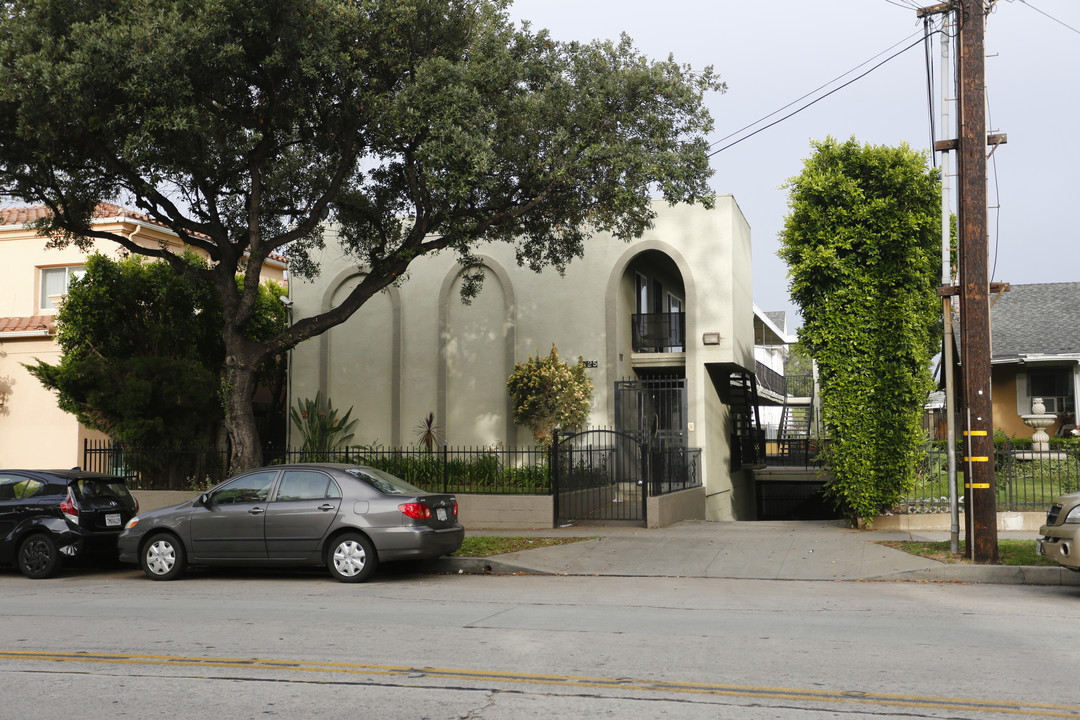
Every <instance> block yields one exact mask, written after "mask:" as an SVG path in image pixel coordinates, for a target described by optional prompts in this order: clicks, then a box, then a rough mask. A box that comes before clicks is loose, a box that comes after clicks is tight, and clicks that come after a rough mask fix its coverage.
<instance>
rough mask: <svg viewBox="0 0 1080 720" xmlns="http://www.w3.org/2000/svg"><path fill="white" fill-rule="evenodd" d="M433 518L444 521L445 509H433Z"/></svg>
mask: <svg viewBox="0 0 1080 720" xmlns="http://www.w3.org/2000/svg"><path fill="white" fill-rule="evenodd" d="M435 517H437V518H439V519H440V520H446V508H435Z"/></svg>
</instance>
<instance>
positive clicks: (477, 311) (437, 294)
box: [290, 195, 754, 519]
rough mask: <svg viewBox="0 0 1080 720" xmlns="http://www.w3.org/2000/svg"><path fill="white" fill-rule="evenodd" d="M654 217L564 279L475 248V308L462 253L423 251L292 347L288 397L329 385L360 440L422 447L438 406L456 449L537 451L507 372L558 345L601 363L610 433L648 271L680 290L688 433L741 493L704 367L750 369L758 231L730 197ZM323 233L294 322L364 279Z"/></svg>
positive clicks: (591, 251) (605, 240) (716, 478)
mask: <svg viewBox="0 0 1080 720" xmlns="http://www.w3.org/2000/svg"><path fill="white" fill-rule="evenodd" d="M657 212H658V217H657V220H656V223H655V226H654V227H653V228H652V229H650V230H648V231H646V233H645V234H644V235H643V237H641V238H640V239H638V240H636V241H634V242H632V243H625V242H623V241H620V240H617V239H615V238H612V237H610V236H605V235H599V236H597V237H595V238H593V239H592V240H590V241H589V242H588V243H587V246H586V252H585V256H584V257H583V258H580V259H577V260H574V261H573V262H571V263H570V265H569V266H568V268H567V270H566V273H565V274H564V275H562V276H560V275H559V274H558V273H557V272H555V271H553V270H548V271H545V272H544V273H542V274H536V273H533V272H531V271H529V270H527V269H521V268H518V267H517V264H516V261H515V258H514V251H513V248H512V247H510V246H506V245H487V246H482V247H480V248H477V254H478V255H479V256H480V258H481V260H482V262H483V265H484V268H485V281H484V286H483V290H482V291H481V293H480V295H479V296H478V297H477V298H475V299H474V300H473V301H472V303H471V304H468V305H465V304H463V303H462V302H461V300H460V297H459V289H460V285H461V272H462V269H461V268H460V267H459V266H458V265H457V264H456V263H455V261H454V258H453V257H452V255H450V254H445V253H444V254H441V255H437V256H424V257H421V258H418V259H417V260H415V261H414V262H413V263H412V265H410V268H409V271H408V274H407V277H406V278H404V279H403V280H402V282H400V283H399V284H398V285H397V286H396V287H394V288H392V289H390V290H388V291H385V292H384V293H382V295H380V296H379V297H377V298H374V299H373V300H372V301H370V302H368V303H367V304H366V305H365V306H364V307H362V308H361V309H360V310H359V311H358V312H357V313H356V314H355V315H354V316H353V317H352V318H350V319H349V320H348V321H346V322H345V323H343V324H342V325H340V326H338V327H335V328H333V329H331V330H330V331H329V332H327V333H325V334H324V335H323V336H321V337H319V338H315V339H313V340H310V341H307V342H305V343H303V344H301V345H300V346H299V347H297V348H296V349H295V350H294V351H293V353H292V364H291V372H292V381H291V391H290V398H291V400H290V404H291V405H294V406H295V404H296V402H297V400H298V399H301V398H313V397H314V396H315V394H316V393H317V392H320V391H321V392H323V394H324V395H327V396H329V397H330V399H331V401H332V402H333V403H334V405H335V406H336V407H338V408H339V409H341V410H344V409H347V408H349V407H352V408H353V416H354V417H360V418H361V422H360V424H359V425H358V426H357V429H356V434H355V438H354V440H353V442H354V443H357V444H382V445H388V446H401V445H410V444H415V442H416V439H417V434H416V427H417V425H418V424H419V423H420V421H421V419H422V418H424V417H425V416H426V415H427V414H428V413H432V412H434V413H435V416H436V422H437V423H438V424H439V426H440V427H441V428H442V430H443V432H444V435H445V441H446V442H447V443H448V444H450V445H453V446H462V445H474V446H484V447H486V446H492V445H497V444H500V443H501V444H503V445H506V446H509V447H515V446H527V445H531V444H532V442H533V441H532V437H531V433H530V432H529V431H528V430H527V429H524V428H518V427H516V426H515V425H514V424H513V421H512V417H511V414H512V411H511V407H510V401H509V397H508V394H507V392H506V381H507V378H508V377H509V375H510V373H511V371H512V370H513V367H514V364H515V362H521V361H525V360H526V359H527V358H528V357H529V355H530V354H533V355H535V354H537V353H539V354H545V355H546V354H547V353H548V352H550V350H551V347H552V345H553V344H554V345H556V346H557V347H558V351H559V355H560V357H562V358H563V359H565V360H568V361H573V360H574V359H576V358H577V357H578V356H582V357H583V358H584V359H585V360H589V361H595V363H596V367H595V368H591V369H589V370H588V373H589V376H590V378H591V379H592V382H593V385H594V397H593V406H592V413H591V416H590V420H589V424H591V425H602V426H610V425H612V424H613V421H614V402H615V401H614V395H613V392H612V390H613V386H614V383H615V381H616V380H619V379H624V378H630V377H633V376H634V375H635V372H634V362H635V358H634V357H633V353H632V352H631V315H632V314H633V313H634V312H635V291H634V282H635V281H634V273H635V271H636V270H639V269H643V270H644V271H645V272H646V273H648V274H650V275H651V276H654V277H656V278H657V279H660V280H662V281H663V282H664V284H665V291H666V290H668V289H672V288H676V289H677V293H676V294H678V293H681V294H682V300H683V304H684V311H685V312H686V313H687V319H686V324H687V327H686V352H685V354H684V357H685V372H686V377H687V385H688V405H689V406H688V427H687V428H686V430H687V434H688V442H689V445H690V446H691V447H700V448H702V452H703V458H702V460H703V463H704V467H705V468H706V477H705V482H706V485H707V488H708V492H709V494H710V495H717V496H719V495H721V494H723V493H725V492H726V493H727V495H728V496H729V498H730V495H731V493H730V491H731V487H730V485H731V479H730V457H729V452H728V449H727V444H728V430H727V425H728V422H727V415H726V413H727V410H726V407H725V406H723V404H722V403H719V402H718V401H716V403H715V405H714V406H713V407H708V406H707V400H706V398H707V396H708V394H710V393H711V395H712V396H713V398H714V399H715V395H716V391H715V388H714V387H713V385H712V380H711V379H710V377H709V375H708V372H707V369H706V368H707V365H709V364H713V363H725V364H732V363H734V364H737V365H740V366H742V367H744V368H746V369H748V370H751V371H752V370H753V368H754V361H753V343H754V336H753V312H754V311H753V298H752V281H751V277H752V271H751V265H750V262H751V248H750V227H749V225H748V224H747V222H746V220H745V219H744V218H743V216H742V213H741V212H740V210H739V208H738V205H737V204H736V203H735V201H734V198H733V197H731V196H730V195H726V196H720V197H718V198H717V208H716V209H714V210H711V211H706V210H704V209H703V208H701V207H694V206H676V207H669V206H667V205H666V203H658V204H657ZM326 241H327V244H326V249H325V251H324V252H323V254H322V257H321V258H320V260H321V262H322V274H321V275H320V277H319V278H317V279H316V280H314V281H312V282H308V281H304V280H300V279H296V278H293V279H292V282H291V288H290V291H291V294H292V299H293V302H294V306H293V316H294V318H300V317H305V316H308V315H312V314H314V313H317V312H321V311H323V310H325V309H327V308H329V307H331V306H332V305H333V304H334V303H335V302H337V301H339V299H340V298H341V297H343V296H344V294H345V293H346V292H348V290H349V289H350V288H351V287H353V286H355V284H356V283H357V282H358V281H359V278H360V275H359V273H360V271H359V270H357V269H356V268H355V267H350V266H349V265H348V264H347V262H348V261H347V260H344V259H342V258H345V257H346V256H345V254H344V253H343V252H342V251H341V249H340V247H339V246H338V244H337V237H336V235H335V233H334V231H333V230H332V229H331V230H329V231H328V232H327V235H326ZM705 332H712V333H718V334H719V336H720V342H719V344H717V345H705V344H704V343H703V342H702V334H703V333H705ZM290 432H295V429H294V428H292V427H290ZM290 443H291V444H296V441H295V440H291V441H290ZM710 505H715V506H716V507H717V510H716V511H715V512H714V513H713V515H715V516H716V518H717V519H719V518H721V517H723V518H727V517H730V516H731V514H732V513H733V512H734V511H733V510H732V508H731V506H730V503H729V502H728V501H725V500H723V499H721V498H719V497H718V498H717V499H716V500H714V501H710Z"/></svg>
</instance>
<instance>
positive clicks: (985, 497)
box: [957, 0, 998, 563]
mask: <svg viewBox="0 0 1080 720" xmlns="http://www.w3.org/2000/svg"><path fill="white" fill-rule="evenodd" d="M984 12H985V2H984V0H960V2H959V9H958V17H957V21H958V23H959V27H960V33H959V41H960V42H959V46H960V83H959V100H960V103H959V105H960V108H959V120H958V128H959V133H958V135H959V137H958V138H957V139H958V141H959V143H958V144H959V147H958V152H957V155H958V160H959V184H958V188H959V206H960V214H959V221H960V222H959V229H960V248H959V264H960V287H959V290H960V371H961V393H962V395H961V404H960V407H961V409H962V410H961V418H960V421H961V427H962V428H963V440H964V451H963V458H964V462H963V468H964V488H965V492H964V524H965V526H966V527H965V529H966V535H967V545H968V551H969V553H970V554H971V557H972V559H973V560H975V562H979V563H993V562H997V559H998V547H997V502H996V495H995V490H994V417H993V405H992V404H991V399H990V277H989V271H988V269H987V265H988V263H987V250H988V244H987V224H986V145H987V137H986V87H985V77H986V75H985V72H986V70H985V57H986V50H985V45H984V43H983V37H984V32H985V15H984Z"/></svg>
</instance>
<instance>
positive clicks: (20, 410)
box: [0, 338, 103, 468]
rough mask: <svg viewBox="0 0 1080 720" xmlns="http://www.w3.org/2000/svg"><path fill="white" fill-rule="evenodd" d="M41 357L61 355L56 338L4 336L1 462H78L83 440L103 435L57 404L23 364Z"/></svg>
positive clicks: (0, 389) (0, 393)
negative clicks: (9, 338) (10, 337)
mask: <svg viewBox="0 0 1080 720" xmlns="http://www.w3.org/2000/svg"><path fill="white" fill-rule="evenodd" d="M38 359H41V360H44V361H46V362H49V363H56V362H58V361H59V360H60V353H59V351H58V349H57V347H56V344H55V343H54V342H53V340H52V338H42V339H18V340H7V341H4V340H2V339H0V398H2V401H3V405H0V467H8V468H12V467H23V468H70V467H76V466H78V465H81V464H82V446H83V439H84V438H91V439H101V438H103V436H102V435H101V434H100V433H97V432H94V431H92V430H87V429H86V428H84V427H82V426H81V425H80V424H79V423H78V422H77V421H76V420H75V418H74V416H72V415H69V414H67V413H65V412H63V411H62V410H61V409H60V408H59V407H57V405H56V396H55V394H53V392H52V391H50V390H46V389H45V388H44V387H43V386H42V385H41V383H39V382H38V380H37V378H35V377H34V376H33V375H31V374H30V373H29V372H27V370H26V368H25V367H23V363H26V364H33V363H35V362H36V361H37V360H38Z"/></svg>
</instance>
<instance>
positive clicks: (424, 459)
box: [82, 440, 702, 495]
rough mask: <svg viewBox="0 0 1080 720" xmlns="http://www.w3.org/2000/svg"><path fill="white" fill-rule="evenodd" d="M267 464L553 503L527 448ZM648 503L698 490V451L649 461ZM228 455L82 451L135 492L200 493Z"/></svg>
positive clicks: (536, 450) (539, 455)
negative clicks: (342, 466)
mask: <svg viewBox="0 0 1080 720" xmlns="http://www.w3.org/2000/svg"><path fill="white" fill-rule="evenodd" d="M263 458H264V461H265V462H266V463H267V464H281V463H294V462H342V463H351V464H359V465H370V466H372V467H377V468H380V469H382V470H386V471H387V472H390V473H392V474H394V475H397V476H398V477H400V478H402V479H403V480H405V481H406V482H409V483H411V484H413V485H416V486H417V487H419V488H422V489H424V490H428V491H432V492H453V493H472V494H488V495H549V494H551V473H550V471H549V467H548V464H549V460H550V458H549V453H548V451H547V450H544V449H543V448H540V447H529V448H501V447H495V448H490V447H489V448H476V447H473V448H451V447H445V446H444V447H440V448H437V449H435V450H433V451H428V450H425V449H423V448H418V447H415V448H379V447H375V448H372V447H349V448H342V449H341V450H335V451H332V452H328V453H318V454H315V453H307V452H303V451H300V450H287V449H282V448H273V447H268V448H265V449H264V450H263ZM650 461H651V463H652V471H651V474H650V487H649V491H650V495H664V494H667V493H672V492H677V491H679V490H684V489H687V488H692V487H698V486H700V485H701V484H702V478H701V450H700V449H698V448H678V447H676V448H666V449H664V450H659V451H656V452H654V453H651V456H650ZM228 465H229V458H228V453H227V452H225V451H221V450H214V449H209V450H207V449H203V450H176V449H171V448H139V449H124V448H121V447H116V446H113V445H112V444H111V443H110V442H108V441H90V440H87V441H85V442H84V444H83V464H82V467H83V468H85V469H87V470H93V471H96V472H106V473H111V474H113V475H119V476H121V477H124V478H125V479H126V480H127V482H128V485H129V486H130V487H131V488H133V489H136V490H195V489H197V488H202V487H207V486H208V485H213V484H216V483H218V482H221V481H222V480H224V479H225V478H227V477H228V476H229V470H228Z"/></svg>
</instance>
